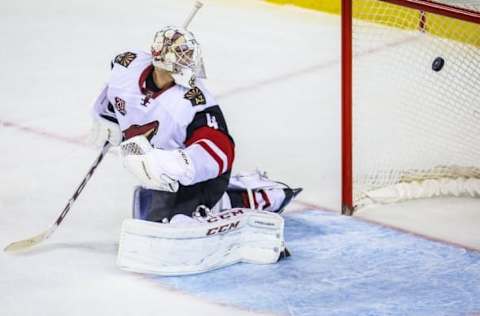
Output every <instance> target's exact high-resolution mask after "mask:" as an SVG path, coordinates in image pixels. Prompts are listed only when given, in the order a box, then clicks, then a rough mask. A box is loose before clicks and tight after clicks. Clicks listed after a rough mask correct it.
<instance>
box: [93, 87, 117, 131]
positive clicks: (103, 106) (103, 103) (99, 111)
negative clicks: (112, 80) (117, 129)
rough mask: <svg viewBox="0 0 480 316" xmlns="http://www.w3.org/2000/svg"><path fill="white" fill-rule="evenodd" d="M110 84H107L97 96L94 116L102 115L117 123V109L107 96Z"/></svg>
mask: <svg viewBox="0 0 480 316" xmlns="http://www.w3.org/2000/svg"><path fill="white" fill-rule="evenodd" d="M107 91H108V86H107V85H105V87H104V88H103V90H102V92H100V95H99V96H98V97H97V99H96V100H95V102H94V104H93V109H92V114H93V116H94V117H102V118H104V119H106V120H109V121H111V122H114V123H117V124H118V120H117V118H116V116H115V109H114V108H113V105H112V104H111V103H110V101H109V100H108V97H107Z"/></svg>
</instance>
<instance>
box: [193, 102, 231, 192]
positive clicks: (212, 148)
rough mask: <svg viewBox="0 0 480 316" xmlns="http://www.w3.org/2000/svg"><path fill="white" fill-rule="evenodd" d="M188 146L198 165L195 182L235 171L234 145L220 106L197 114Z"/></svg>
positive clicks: (196, 166) (195, 164)
mask: <svg viewBox="0 0 480 316" xmlns="http://www.w3.org/2000/svg"><path fill="white" fill-rule="evenodd" d="M185 145H186V151H187V153H188V154H189V156H190V157H191V159H192V161H193V164H194V166H195V178H194V180H193V183H198V182H202V181H206V180H209V179H213V178H216V177H218V176H220V175H222V174H224V173H225V172H228V171H230V170H231V169H232V165H233V160H234V158H235V143H234V141H233V139H232V137H231V136H230V134H229V133H228V128H227V124H226V122H225V118H224V116H223V113H222V111H221V109H220V107H219V106H218V105H215V106H211V107H207V108H205V109H204V110H202V111H200V112H197V113H196V114H195V116H194V118H193V120H192V122H191V123H190V125H189V126H188V128H187V137H186V140H185Z"/></svg>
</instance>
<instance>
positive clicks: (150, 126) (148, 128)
mask: <svg viewBox="0 0 480 316" xmlns="http://www.w3.org/2000/svg"><path fill="white" fill-rule="evenodd" d="M159 126H160V123H159V122H158V121H153V122H150V123H147V124H144V125H137V124H135V125H131V126H130V127H129V128H127V129H126V130H124V131H123V139H124V140H128V139H130V138H132V137H135V136H139V135H143V136H145V137H146V138H147V139H148V141H151V140H152V138H153V136H155V134H157V132H158V127H159Z"/></svg>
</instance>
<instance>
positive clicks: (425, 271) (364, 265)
mask: <svg viewBox="0 0 480 316" xmlns="http://www.w3.org/2000/svg"><path fill="white" fill-rule="evenodd" d="M285 225H286V226H285V233H286V235H285V239H286V240H287V247H288V248H289V250H290V251H291V253H292V256H291V257H289V258H288V259H286V260H283V261H280V262H279V263H278V264H276V265H266V266H259V265H250V264H238V265H236V266H232V267H229V268H225V269H221V270H217V271H212V272H209V273H205V274H201V275H196V276H188V277H168V278H165V277H162V278H157V279H156V280H157V282H159V283H167V284H171V285H172V286H173V287H175V288H178V289H181V290H184V291H187V292H190V293H193V294H195V295H198V296H201V297H207V298H210V299H213V300H215V301H218V302H223V303H229V304H232V303H233V304H238V305H240V306H243V307H246V308H251V309H256V310H264V311H274V312H276V313H278V314H279V315H303V316H308V315H312V316H314V315H352V316H355V315H471V314H473V313H475V312H477V313H478V312H479V311H480V300H478V297H480V253H477V252H468V251H465V250H463V249H460V248H457V247H453V246H446V245H444V244H441V243H436V242H432V241H428V240H424V239H420V238H418V237H415V236H413V235H409V234H404V233H400V232H397V231H394V230H391V229H387V228H384V227H380V226H377V225H372V224H368V223H365V222H362V221H359V220H356V219H354V218H349V217H341V216H338V215H336V214H333V213H329V212H321V211H307V212H302V213H291V214H288V215H287V216H286V222H285ZM212 285H215V286H212Z"/></svg>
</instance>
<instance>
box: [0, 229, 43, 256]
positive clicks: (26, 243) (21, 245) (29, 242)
mask: <svg viewBox="0 0 480 316" xmlns="http://www.w3.org/2000/svg"><path fill="white" fill-rule="evenodd" d="M49 232H50V231H48V230H47V231H45V232H43V233H41V234H39V235H36V236H34V237H32V238H28V239H23V240H19V241H15V242H12V243H11V244H9V245H8V246H7V247H5V249H4V250H3V251H5V252H16V251H22V250H27V249H29V248H31V247H33V246H35V245H37V244H39V243H41V242H42V241H44V240H45V239H47V238H48V236H49Z"/></svg>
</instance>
